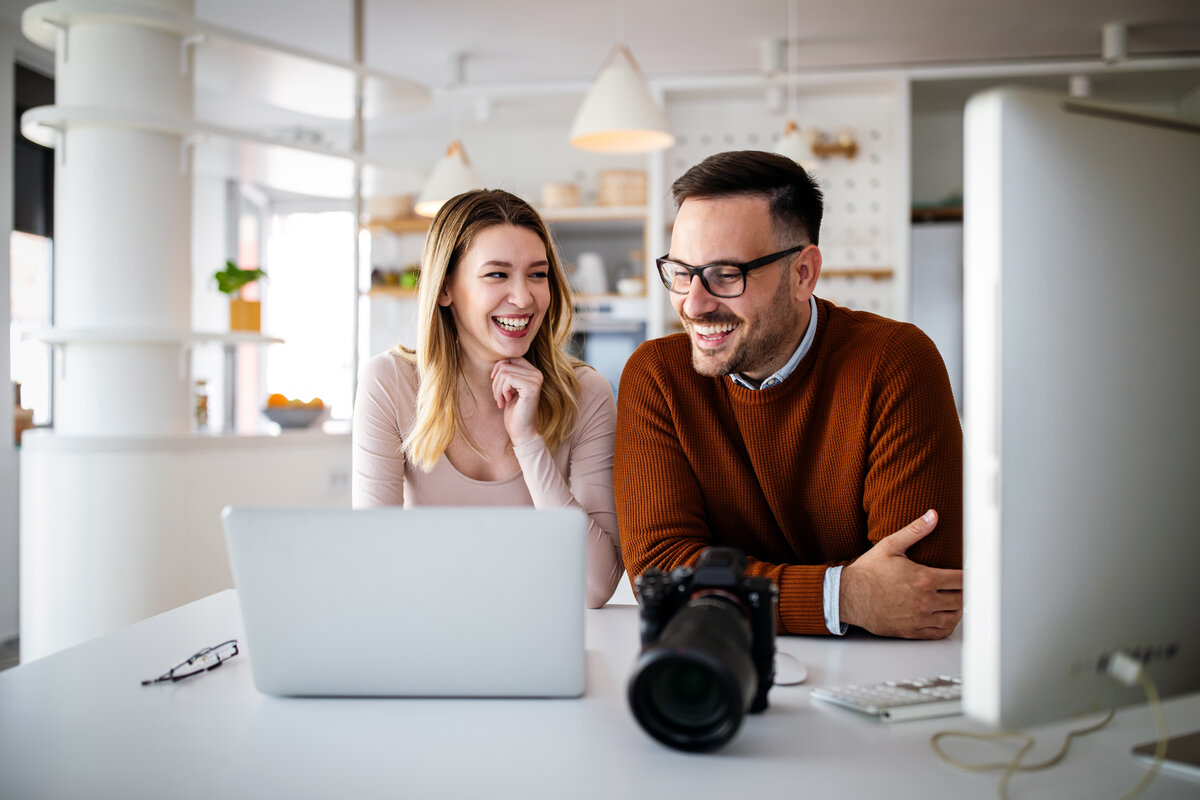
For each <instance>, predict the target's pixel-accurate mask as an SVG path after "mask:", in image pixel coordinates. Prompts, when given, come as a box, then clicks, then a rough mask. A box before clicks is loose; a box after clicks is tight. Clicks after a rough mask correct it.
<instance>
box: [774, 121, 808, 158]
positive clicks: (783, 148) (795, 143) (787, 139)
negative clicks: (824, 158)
mask: <svg viewBox="0 0 1200 800" xmlns="http://www.w3.org/2000/svg"><path fill="white" fill-rule="evenodd" d="M775 152H776V153H778V154H779V155H781V156H787V157H788V158H790V159H791V160H792V161H795V162H796V163H797V164H800V165H801V166H804V164H803V163H802V162H804V161H806V160H807V159H808V155H809V152H808V144H807V143H806V142H805V141H804V139H803V138H802V137H801V136H800V126H799V125H797V124H796V120H794V119H789V120H788V121H787V125H785V126H784V128H783V136H780V137H779V142H778V143H776V145H775Z"/></svg>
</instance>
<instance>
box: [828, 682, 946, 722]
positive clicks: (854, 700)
mask: <svg viewBox="0 0 1200 800" xmlns="http://www.w3.org/2000/svg"><path fill="white" fill-rule="evenodd" d="M812 696H813V697H815V698H817V699H818V700H824V701H826V702H828V703H836V704H837V705H839V706H845V707H846V708H851V709H854V710H855V711H859V712H862V713H863V714H870V715H871V716H874V717H879V718H880V719H883V720H886V721H888V722H900V721H902V720H909V719H928V718H929V717H950V716H954V715H955V714H961V713H962V678H951V677H948V676H946V675H941V676H939V677H937V678H918V679H915V680H906V681H886V682H884V683H877V684H873V685H871V686H838V687H834V688H830V689H824V688H820V687H818V688H815V689H813V690H812Z"/></svg>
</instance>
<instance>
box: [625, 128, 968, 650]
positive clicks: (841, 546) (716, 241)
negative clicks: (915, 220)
mask: <svg viewBox="0 0 1200 800" xmlns="http://www.w3.org/2000/svg"><path fill="white" fill-rule="evenodd" d="M672 193H673V194H674V199H675V204H676V206H677V208H678V214H677V215H676V219H675V225H674V228H673V229H672V233H671V251H670V253H668V254H667V255H666V256H665V257H664V258H662V259H659V260H658V265H659V272H660V275H661V276H662V278H663V282H664V284H665V285H666V286H667V288H668V290H669V291H670V292H671V302H672V304H673V305H674V307H675V311H676V312H677V313H678V314H679V318H680V321H681V322H682V323H683V328H684V333H682V334H676V335H673V336H666V337H664V338H661V339H654V340H651V341H648V342H645V343H644V344H642V346H641V347H639V348H638V350H637V351H636V352H635V353H634V354H633V355H632V356H631V357H630V359H629V361H628V363H627V364H626V366H625V371H624V373H623V375H622V377H621V391H620V392H619V400H618V419H617V442H616V455H615V460H614V465H613V477H614V487H615V490H616V499H617V514H618V519H619V522H620V529H621V545H622V550H623V553H624V559H625V567H626V570H627V571H628V572H629V574H630V575H631V576H636V575H640V574H641V573H642V572H643V571H644V570H645V569H646V568H647V567H648V566H651V565H654V566H658V567H661V568H664V569H671V568H674V567H676V566H679V565H682V564H689V563H693V562H694V561H695V560H696V558H697V557H698V556H699V554H700V553H701V551H703V550H704V549H705V548H706V547H708V546H711V545H724V546H730V547H736V548H739V549H741V550H742V551H744V552H745V553H746V555H747V563H748V566H747V573H748V574H751V575H758V576H765V577H768V578H771V579H772V580H773V581H774V582H775V583H776V584H777V585H778V586H779V590H780V594H779V607H778V616H777V628H778V630H779V631H780V632H782V633H826V632H828V633H834V634H840V633H844V632H845V630H846V628H847V626H849V625H855V626H859V627H862V628H865V629H866V630H868V631H870V632H872V633H876V634H880V635H885V636H900V637H906V638H929V639H936V638H942V637H945V636H948V635H949V634H950V633H951V632H952V631H953V630H954V628H955V626H957V624H958V622H959V620H960V619H961V617H962V573H961V571H960V569H961V566H962V432H961V429H960V427H959V423H958V415H957V413H956V410H955V406H954V398H953V395H952V393H951V390H950V382H949V378H948V377H947V375H946V368H945V366H944V365H943V363H942V361H941V358H940V356H939V355H938V353H937V349H936V348H935V347H934V345H933V343H932V342H931V341H930V340H929V338H928V337H926V336H925V335H924V334H923V333H922V332H921V331H920V330H919V329H917V328H916V327H914V326H912V325H908V324H904V323H900V322H896V321H894V320H889V319H886V318H883V317H879V316H875V315H873V314H867V313H865V312H856V311H850V310H847V309H844V308H839V307H838V306H835V305H833V304H832V303H829V302H828V301H825V300H820V299H818V298H816V297H814V296H813V290H814V288H815V287H816V284H817V279H818V277H819V276H820V274H821V251H820V250H819V249H818V248H817V237H818V233H819V230H820V225H821V211H822V200H821V192H820V190H819V189H818V188H817V187H816V186H815V185H814V184H813V182H812V181H811V180H810V179H809V177H808V175H807V174H806V173H805V172H804V170H803V169H801V168H800V167H799V166H797V165H796V164H795V163H794V162H793V161H791V160H790V159H787V158H784V157H782V156H776V155H773V154H770V153H760V152H749V151H747V152H732V153H720V154H718V155H715V156H712V157H710V158H708V159H706V160H705V161H703V162H702V163H701V164H699V165H697V166H695V167H693V168H692V169H690V170H689V171H688V172H687V173H686V174H684V175H683V177H681V178H680V179H679V180H677V181H676V182H675V184H674V185H673V186H672Z"/></svg>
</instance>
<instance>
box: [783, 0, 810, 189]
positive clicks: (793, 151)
mask: <svg viewBox="0 0 1200 800" xmlns="http://www.w3.org/2000/svg"><path fill="white" fill-rule="evenodd" d="M788 40H789V41H788V46H787V50H788V79H789V80H788V121H787V124H786V125H785V126H784V127H783V135H782V136H780V137H779V141H778V142H777V143H776V144H775V152H776V153H777V154H779V155H781V156H784V157H786V158H790V159H791V160H792V161H795V162H796V163H797V164H799V165H800V166H802V167H804V169H805V171H807V172H809V173H811V172H812V167H813V164H812V159H811V158H809V156H810V155H811V152H810V150H809V147H808V142H806V141H804V138H803V137H802V136H801V135H800V126H799V125H797V124H796V116H797V115H796V55H795V50H796V47H798V46H799V41H798V38H797V33H796V0H789V2H788Z"/></svg>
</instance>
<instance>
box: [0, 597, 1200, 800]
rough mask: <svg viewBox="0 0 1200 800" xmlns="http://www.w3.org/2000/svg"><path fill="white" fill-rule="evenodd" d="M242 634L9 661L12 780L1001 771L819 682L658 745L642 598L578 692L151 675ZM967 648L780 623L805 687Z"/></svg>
mask: <svg viewBox="0 0 1200 800" xmlns="http://www.w3.org/2000/svg"><path fill="white" fill-rule="evenodd" d="M230 637H238V638H241V637H242V624H241V619H240V615H239V611H238V604H237V594H236V592H234V591H226V592H221V593H219V594H215V595H212V596H210V597H207V598H205V599H203V600H200V601H198V602H195V603H192V604H190V605H187V606H183V607H181V608H178V609H175V610H173V611H169V612H167V613H165V614H161V615H159V616H157V617H153V618H151V619H148V620H145V621H144V622H140V623H138V624H136V625H133V626H130V627H128V628H124V629H122V630H119V631H117V632H115V633H112V634H109V635H107V636H104V637H102V638H100V639H96V640H93V641H90V642H87V643H84V644H82V645H78V646H76V647H73V648H70V649H68V650H64V651H62V652H60V653H56V654H54V655H51V656H48V657H46V658H43V659H40V660H37V661H33V662H30V663H27V664H24V665H22V666H20V667H17V668H15V669H12V670H9V671H7V672H3V673H0V797H3V798H6V799H10V798H11V799H12V800H17V799H18V798H56V799H57V798H72V797H88V798H108V797H111V798H143V797H154V798H158V797H171V798H203V800H224V798H242V797H245V798H276V797H279V798H288V800H294V799H295V798H308V797H314V798H317V797H319V798H343V797H344V798H373V797H406V798H443V797H444V798H474V797H520V798H575V797H585V798H591V797H595V798H601V797H602V798H614V799H615V798H622V800H624V799H625V798H630V797H640V796H646V797H677V798H693V797H694V798H722V800H729V798H738V797H748V796H755V795H757V794H758V793H762V794H763V796H770V797H777V796H787V797H811V798H843V797H857V798H868V797H898V798H909V797H912V798H947V799H950V798H953V800H963V798H976V797H978V798H990V797H995V792H996V776H995V775H991V774H988V775H974V774H967V773H963V772H959V771H957V770H955V769H954V768H952V767H950V766H947V765H945V764H943V763H941V762H940V761H938V760H937V759H936V758H935V756H934V755H933V754H932V753H931V751H930V749H929V745H928V738H929V736H930V734H932V733H934V732H936V731H938V730H942V729H945V728H955V729H963V728H967V729H976V730H977V729H979V726H977V725H975V724H973V723H970V722H968V721H966V720H964V719H963V718H961V717H958V718H954V717H952V718H947V719H940V720H926V721H920V722H905V723H898V724H892V725H888V724H884V723H879V722H876V721H874V720H871V719H868V718H865V717H860V716H858V715H856V714H853V713H851V712H847V711H843V710H841V709H838V708H835V707H831V706H828V705H825V704H822V703H820V702H817V701H812V700H810V699H809V694H808V692H809V690H808V687H807V686H801V687H776V688H774V689H772V691H771V695H770V699H771V708H770V709H768V711H767V712H766V713H764V714H761V715H752V716H748V717H747V718H746V721H745V723H744V724H743V726H742V729H741V730H740V731H739V732H738V734H737V736H736V737H735V738H734V739H733V741H732V742H730V743H729V744H728V745H727V746H726V747H725V748H723V749H721V750H719V751H717V752H716V753H711V754H706V755H692V754H686V753H681V752H677V751H674V750H670V749H668V748H665V747H663V746H661V745H659V744H658V743H657V742H655V741H653V740H652V739H650V738H649V737H648V736H647V735H646V734H645V733H644V732H643V731H642V730H641V729H640V728H639V727H638V726H637V724H636V722H635V721H634V720H633V717H632V715H631V714H630V712H629V710H628V705H627V703H626V700H625V682H626V680H627V678H628V675H629V670H630V667H631V666H632V664H633V661H634V658H635V656H636V654H637V651H638V635H637V610H636V609H635V608H631V607H622V606H609V607H607V608H604V609H600V610H597V611H588V612H587V646H588V651H589V652H588V690H587V694H586V695H585V696H584V697H583V698H582V699H578V700H395V699H393V700H363V699H347V700H342V699H280V698H271V697H266V696H264V695H261V694H259V693H258V692H257V691H256V690H255V689H254V686H253V683H252V680H251V674H250V658H252V657H253V653H251V652H249V650H248V649H247V650H244V651H243V653H244V654H243V655H239V656H238V657H236V658H234V659H233V660H231V661H228V662H226V663H225V664H223V665H222V666H221V667H220V668H219V669H217V670H215V671H213V672H210V673H208V674H206V675H203V676H199V677H195V678H190V679H188V680H186V681H183V682H181V683H177V684H162V685H155V686H149V687H142V686H140V685H139V682H140V680H141V679H143V678H149V677H153V676H155V675H158V674H159V673H161V672H162V671H163V670H164V669H165V668H166V667H167V666H169V665H170V664H173V663H175V662H177V661H179V660H181V659H182V658H185V657H186V656H187V655H189V654H190V653H193V652H195V651H196V650H198V649H199V648H201V647H203V646H207V645H211V644H216V643H217V642H220V641H222V640H224V639H227V638H230ZM329 646H336V643H329ZM960 648H961V637H960V636H959V635H955V636H954V637H952V638H951V639H949V640H946V641H942V642H900V641H890V640H878V639H873V638H869V637H865V636H863V637H858V638H850V639H847V640H842V641H835V640H833V639H828V638H815V637H814V638H801V637H783V638H781V639H780V640H779V649H780V650H782V651H784V652H788V653H791V654H793V655H795V656H796V657H797V658H798V659H800V661H801V662H803V663H804V664H806V665H807V666H808V668H809V671H810V677H809V684H810V685H834V684H844V683H853V682H867V681H877V680H885V679H888V678H896V677H907V676H918V675H927V674H938V673H947V672H950V673H957V672H958V670H959V666H958V665H959V651H960ZM480 657H481V658H486V657H487V654H486V653H481V654H480ZM1167 708H1168V720H1169V723H1170V725H1171V729H1172V732H1177V731H1183V730H1194V729H1197V728H1200V694H1197V695H1190V696H1188V697H1186V698H1182V699H1179V700H1174V701H1171V702H1169V703H1168V706H1167ZM1068 727H1069V726H1068V725H1054V726H1048V727H1045V728H1041V729H1038V730H1037V731H1036V733H1037V735H1038V742H1039V744H1038V748H1037V750H1035V752H1034V754H1033V756H1032V757H1036V756H1044V755H1045V754H1048V753H1051V752H1053V751H1054V750H1056V749H1057V748H1058V746H1059V744H1060V742H1061V734H1062V732H1063V731H1065V730H1066V729H1067V728H1068ZM1152 729H1153V725H1152V721H1151V718H1150V714H1149V711H1148V710H1147V709H1146V708H1145V707H1138V708H1132V709H1126V710H1124V711H1122V712H1120V713H1119V714H1118V715H1117V718H1116V719H1115V720H1114V721H1113V722H1112V723H1111V724H1110V725H1109V727H1108V728H1107V729H1105V730H1104V731H1102V732H1100V733H1098V734H1094V735H1092V736H1089V737H1085V738H1083V739H1081V740H1078V741H1077V742H1076V743H1075V745H1074V747H1073V749H1072V751H1071V754H1070V756H1069V757H1068V759H1067V761H1066V763H1065V764H1063V765H1061V766H1059V767H1057V768H1055V769H1052V770H1050V771H1048V772H1042V773H1035V774H1032V775H1026V776H1018V777H1017V778H1016V779H1015V780H1014V782H1013V784H1012V786H1011V787H1010V792H1011V794H1012V796H1013V797H1014V798H1022V797H1029V798H1075V797H1087V798H1096V797H1099V798H1107V797H1116V796H1118V795H1120V794H1122V793H1123V792H1124V791H1126V790H1127V789H1128V788H1129V787H1131V786H1132V785H1133V784H1134V783H1136V781H1137V780H1138V778H1139V776H1140V775H1141V769H1140V767H1139V766H1138V765H1137V764H1136V762H1134V761H1133V759H1132V758H1130V757H1129V755H1128V751H1129V748H1130V747H1131V746H1132V745H1134V744H1137V743H1140V742H1142V741H1145V740H1147V739H1150V738H1152ZM987 754H988V756H989V757H993V758H994V757H995V753H993V752H992V751H987ZM781 792H782V793H786V794H783V795H781V794H780V793H781ZM768 793H770V794H769V795H768ZM1198 796H1200V784H1197V783H1189V782H1186V781H1183V780H1180V779H1179V778H1175V777H1171V776H1168V775H1161V774H1160V775H1159V776H1158V777H1157V778H1156V779H1155V781H1154V783H1153V784H1151V786H1150V787H1149V789H1148V791H1147V792H1146V793H1145V794H1144V795H1143V797H1145V798H1159V799H1160V800H1162V799H1165V798H1185V797H1187V798H1196V797H1198Z"/></svg>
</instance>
